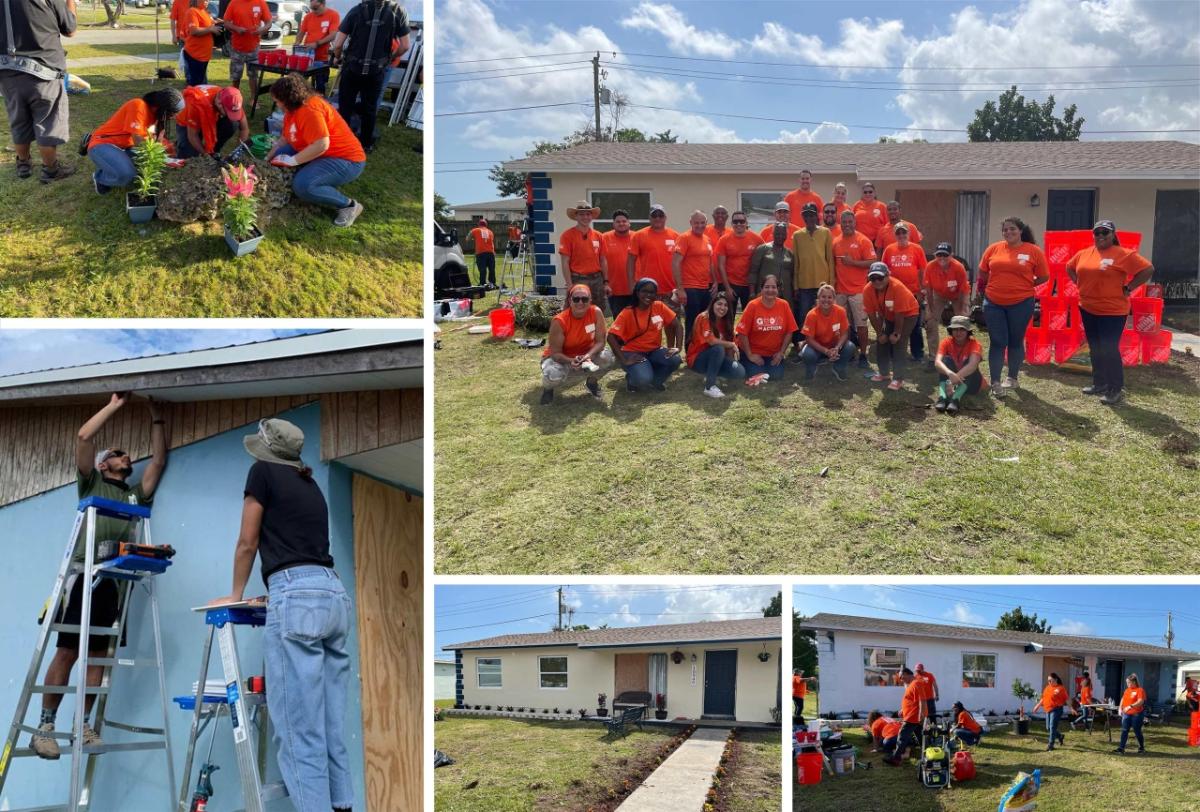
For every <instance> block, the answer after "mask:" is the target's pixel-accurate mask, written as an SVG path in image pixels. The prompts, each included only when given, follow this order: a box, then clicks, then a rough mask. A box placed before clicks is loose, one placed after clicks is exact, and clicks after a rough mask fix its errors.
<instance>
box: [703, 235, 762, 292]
mask: <svg viewBox="0 0 1200 812" xmlns="http://www.w3.org/2000/svg"><path fill="white" fill-rule="evenodd" d="M731 222H732V223H733V231H732V232H730V233H728V234H726V235H725V236H724V237H722V238H721V241H720V242H719V243H717V245H716V248H715V250H716V252H717V278H718V279H720V280H721V284H722V285H725V286H727V287H729V289H730V290H732V291H733V294H734V296H735V297H736V298H735V299H732V300H731V303H736V304H737V305H738V306H740V307H742V308H743V309H744V308H745V307H746V305H747V304H749V303H750V258H751V257H752V256H754V249H755V248H757V247H758V246H760V245H762V238H761V237H759V236H758V235H757V234H755V233H754V232H752V231H750V230H748V229H747V227H746V226H747V225H748V224H749V222H750V220H749V218H748V217H747V216H746V212H744V211H735V212H734V213H733V219H732V221H731Z"/></svg>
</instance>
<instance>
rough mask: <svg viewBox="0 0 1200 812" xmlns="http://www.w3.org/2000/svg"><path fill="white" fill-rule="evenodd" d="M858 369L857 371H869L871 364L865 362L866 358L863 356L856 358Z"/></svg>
mask: <svg viewBox="0 0 1200 812" xmlns="http://www.w3.org/2000/svg"><path fill="white" fill-rule="evenodd" d="M858 368H859V369H870V368H871V362H870V361H868V360H867V356H865V355H859V356H858Z"/></svg>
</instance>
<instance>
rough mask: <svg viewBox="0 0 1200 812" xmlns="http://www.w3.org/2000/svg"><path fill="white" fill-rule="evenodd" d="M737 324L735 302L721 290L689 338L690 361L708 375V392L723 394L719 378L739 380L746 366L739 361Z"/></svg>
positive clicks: (693, 327) (742, 376) (706, 378)
mask: <svg viewBox="0 0 1200 812" xmlns="http://www.w3.org/2000/svg"><path fill="white" fill-rule="evenodd" d="M735 339H736V334H735V333H734V327H733V302H732V301H730V298H729V296H728V294H726V293H725V291H723V290H721V291H717V294H716V295H715V296H713V297H712V301H711V302H709V303H708V310H706V311H704V312H703V313H701V314H700V315H699V316H697V317H696V323H695V324H693V325H692V338H691V340H690V341H689V342H688V350H687V365H688V366H689V367H691V368H692V369H693V370H695V371H696V372H699V373H700V374H701V375H703V376H704V394H705V395H707V396H708V397H710V398H723V397H725V393H724V392H723V391H721V387H719V386H717V378H718V377H721V378H727V379H728V380H731V381H738V380H741V379H742V378H745V377H746V370H745V369H743V368H742V365H741V364H739V363H738V358H739V356H740V353H739V351H738V345H737V341H736V340H735Z"/></svg>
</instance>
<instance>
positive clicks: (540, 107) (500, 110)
mask: <svg viewBox="0 0 1200 812" xmlns="http://www.w3.org/2000/svg"><path fill="white" fill-rule="evenodd" d="M584 104H587V102H555V103H554V104H530V105H527V106H525V107H497V108H494V109H492V110H461V111H459V112H456V113H435V114H434V116H435V117H437V118H449V117H451V116H480V115H484V114H485V113H511V112H513V111H515V110H543V109H545V108H547V107H578V106H580V105H584ZM955 132H957V130H956V131H955Z"/></svg>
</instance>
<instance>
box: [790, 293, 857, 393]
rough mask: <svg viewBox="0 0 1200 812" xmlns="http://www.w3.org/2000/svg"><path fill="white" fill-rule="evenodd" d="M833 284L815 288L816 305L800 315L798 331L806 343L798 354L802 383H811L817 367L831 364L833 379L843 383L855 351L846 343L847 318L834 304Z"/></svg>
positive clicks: (847, 334)
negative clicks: (802, 374) (802, 320)
mask: <svg viewBox="0 0 1200 812" xmlns="http://www.w3.org/2000/svg"><path fill="white" fill-rule="evenodd" d="M834 296H835V294H834V290H833V285H822V286H821V287H819V288H818V289H817V306H816V307H814V308H813V309H812V310H810V311H808V313H807V314H806V315H805V316H804V327H803V328H801V330H800V332H801V333H803V334H804V337H805V338H806V339H807V341H805V342H804V349H803V350H801V351H800V358H801V360H803V361H804V367H805V369H804V380H806V381H811V380H812V379H813V378H815V377H816V375H817V364H820V363H824V362H826V361H829V362H831V363H832V365H831V366H830V369H832V370H833V377H835V378H837V379H838V380H839V381H844V380H846V365H847V364H848V363H850V359H851V358H853V357H854V354H855V352H857V351H858V348H857V347H855V346H854V342H853V341H851V340H850V319H849V318H847V316H846V309H845V308H843V307H840V306H838V305H836V304H834V301H833V300H834Z"/></svg>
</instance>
